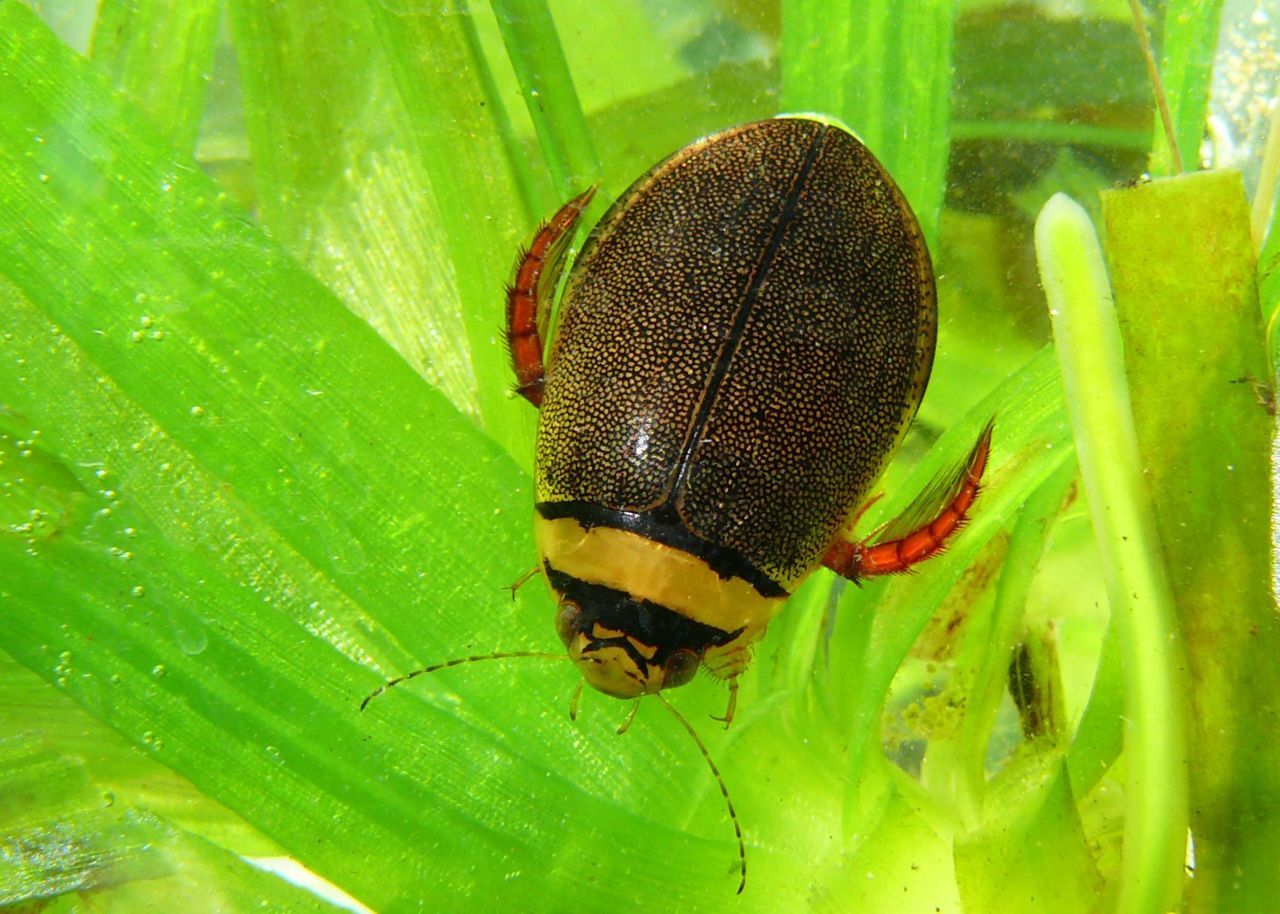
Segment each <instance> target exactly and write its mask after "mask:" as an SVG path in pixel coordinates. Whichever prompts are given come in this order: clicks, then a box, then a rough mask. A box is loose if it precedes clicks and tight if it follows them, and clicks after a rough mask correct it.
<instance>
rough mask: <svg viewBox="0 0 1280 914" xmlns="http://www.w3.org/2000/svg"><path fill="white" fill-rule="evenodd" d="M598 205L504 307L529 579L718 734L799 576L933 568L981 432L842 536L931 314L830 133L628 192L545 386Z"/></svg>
mask: <svg viewBox="0 0 1280 914" xmlns="http://www.w3.org/2000/svg"><path fill="white" fill-rule="evenodd" d="M593 193H594V188H593V189H590V190H588V191H586V192H585V193H583V194H581V195H580V196H578V197H576V198H575V199H573V200H571V201H569V203H567V204H566V205H565V206H564V207H562V208H561V209H560V210H559V212H557V213H556V214H555V216H553V217H552V218H551V220H550V221H549V222H547V223H546V224H545V225H544V226H542V227H541V228H540V229H539V230H538V232H537V233H536V235H535V237H534V239H533V241H532V243H531V245H530V247H529V249H528V250H527V251H526V252H524V253H522V254H521V255H520V257H519V258H518V260H517V264H516V274H515V281H514V282H513V283H512V285H511V287H510V288H509V290H508V297H507V339H508V344H509V347H510V353H511V360H512V364H513V368H514V371H515V375H516V378H517V388H516V390H517V392H518V393H519V394H520V395H521V396H523V397H524V398H525V399H527V400H528V401H529V402H530V403H531V404H533V405H534V406H535V407H538V408H539V409H540V420H539V427H538V437H537V448H536V458H535V459H536V495H535V498H536V502H535V518H534V532H535V539H536V541H537V546H538V551H539V561H540V564H539V567H538V569H537V570H538V571H540V572H541V573H542V575H543V576H544V578H545V579H546V581H547V583H548V584H549V585H550V587H551V590H552V592H553V593H554V595H555V597H556V601H557V615H556V622H555V624H556V631H557V632H558V634H559V636H560V640H561V641H562V642H564V645H565V647H566V648H567V650H568V656H569V658H570V659H571V660H572V661H573V662H574V663H575V665H576V666H577V668H578V670H579V671H580V672H581V674H582V677H583V679H584V680H585V681H586V682H588V683H590V684H591V685H592V686H594V687H595V688H596V689H598V690H600V691H601V692H604V693H605V694H608V695H612V696H615V697H617V698H626V699H634V698H638V697H640V696H644V695H655V696H658V697H659V699H660V700H661V696H660V695H659V693H660V692H661V691H662V690H663V689H669V688H672V687H674V686H678V685H682V684H684V683H686V682H688V681H689V680H690V679H692V678H693V676H694V674H695V673H696V672H697V671H698V670H699V669H706V670H707V671H708V672H709V673H710V674H711V675H712V676H713V677H715V678H717V679H720V680H724V681H727V682H728V685H729V699H728V706H727V708H726V711H725V715H724V717H723V718H721V719H722V720H724V721H725V724H726V726H727V725H728V722H729V721H731V720H732V718H733V714H734V709H735V705H736V700H737V678H738V676H740V675H741V674H742V672H743V671H744V670H745V669H746V668H747V666H748V664H749V662H750V660H751V652H752V648H753V646H754V645H755V644H756V643H757V642H758V641H759V640H760V639H761V638H762V637H763V635H764V633H765V629H766V627H767V626H768V624H769V621H770V620H771V619H772V618H773V617H774V615H775V614H776V613H777V612H778V611H779V609H781V607H782V605H783V603H784V602H785V601H786V599H787V597H788V596H789V595H790V594H791V593H792V592H793V591H794V590H795V588H796V587H797V585H799V584H800V582H801V581H803V580H804V579H805V578H806V577H807V576H808V575H809V574H810V573H811V572H812V571H813V570H814V569H816V568H817V567H818V566H820V565H821V566H825V567H827V568H829V569H831V570H832V571H834V572H835V573H837V574H839V575H842V576H843V577H845V578H848V579H850V580H852V581H858V580H860V579H862V578H865V577H869V576H872V575H880V574H888V573H894V572H901V571H905V570H907V569H908V568H909V567H910V566H912V565H914V564H915V563H917V562H920V561H923V560H924V559H927V558H929V557H930V556H932V555H934V554H936V553H937V552H939V551H940V550H941V549H942V548H943V545H944V543H945V541H946V540H947V538H948V537H949V536H950V535H951V534H952V533H953V532H954V531H955V530H956V529H957V528H958V527H959V526H960V525H961V524H962V523H963V521H964V519H965V516H966V513H967V512H968V511H969V509H970V506H971V505H972V503H973V500H974V499H975V498H976V497H977V493H978V486H979V482H980V480H981V477H982V473H983V469H984V467H985V465H986V461H987V455H988V451H989V447H990V440H991V429H990V426H988V428H987V429H986V430H985V431H984V432H983V434H982V436H981V437H980V439H979V441H978V443H977V445H976V446H975V447H974V449H973V450H972V452H971V453H970V455H969V457H968V459H967V460H966V461H965V462H964V463H963V464H962V465H960V466H958V467H956V468H955V469H954V470H952V471H951V472H950V473H948V474H947V475H946V476H945V478H943V479H941V480H939V481H938V484H937V485H935V486H932V487H930V489H929V490H928V491H929V492H931V493H933V495H932V496H931V497H926V498H925V499H924V502H925V503H924V504H923V505H922V504H919V503H917V504H916V505H914V506H913V508H912V509H909V511H908V516H905V517H903V518H899V519H898V520H897V521H894V522H892V523H890V524H889V525H887V526H886V527H885V528H884V529H883V530H881V531H879V533H878V535H874V536H872V537H868V538H866V539H863V540H861V541H858V540H853V539H850V538H849V537H848V535H847V531H848V528H849V526H850V525H851V523H852V522H853V520H854V519H856V517H857V514H858V509H859V507H860V506H862V505H864V503H865V502H866V501H867V498H868V494H869V490H870V488H871V486H872V485H873V484H874V482H875V481H876V479H877V477H878V476H879V475H880V473H881V471H882V470H883V469H884V467H885V465H886V463H887V462H888V460H889V458H890V456H891V455H892V454H893V452H894V451H895V449H896V448H897V447H898V445H899V443H900V442H901V441H902V438H903V436H904V434H905V433H906V431H907V427H908V425H909V424H910V422H911V421H912V419H913V418H914V416H915V414H916V410H917V408H918V406H919V404H920V399H921V397H922V396H923V394H924V390H925V385H926V383H927V381H928V379H929V372H930V368H931V366H932V363H933V354H934V343H935V336H936V331H937V300H936V292H935V287H934V277H933V269H932V266H931V263H930V259H929V253H928V250H927V249H926V247H925V243H924V239H923V236H922V235H921V232H920V228H919V225H918V223H917V222H916V218H915V216H914V214H913V213H912V211H911V208H910V206H909V205H908V204H907V201H906V199H905V198H904V197H903V195H902V192H901V191H900V190H899V189H898V187H897V185H896V184H895V183H894V181H893V179H892V178H891V177H890V176H889V174H888V172H886V171H885V169H884V168H883V167H882V166H881V165H880V163H879V162H878V161H877V160H876V159H875V157H874V156H873V155H872V154H871V152H870V151H869V150H868V149H867V148H866V147H865V146H864V145H863V144H862V143H861V142H859V141H858V140H857V139H855V138H854V137H853V136H852V135H851V134H850V133H848V132H847V131H846V130H844V129H843V128H841V127H839V126H837V125H835V124H832V123H828V122H824V121H820V120H816V119H813V118H809V117H779V118H773V119H770V120H764V121H758V122H755V123H750V124H744V125H741V126H738V127H733V128H730V129H728V130H725V131H723V132H720V133H716V134H714V135H712V136H709V137H706V138H704V139H701V140H698V141H697V142H695V143H693V144H691V145H689V146H686V147H685V148H684V149H681V150H679V151H678V152H676V153H675V154H673V155H671V156H670V157H668V158H667V159H665V160H664V161H662V162H660V163H659V164H657V165H656V166H654V167H653V168H652V169H651V170H650V171H649V172H648V173H647V174H645V175H643V176H642V177H640V178H639V179H638V180H636V181H635V183H634V184H632V185H631V187H630V188H629V189H628V190H627V191H626V192H625V193H624V194H623V195H622V196H621V197H620V198H619V199H618V200H617V202H615V203H614V204H613V206H612V207H610V209H609V210H608V212H606V213H605V215H604V216H603V218H601V219H600V221H599V223H598V224H597V225H596V226H595V228H594V229H593V230H592V231H591V233H590V235H589V236H588V238H587V240H586V242H585V243H584V244H583V246H582V250H581V252H580V254H579V255H578V257H577V258H576V260H575V262H574V264H573V267H572V269H571V271H570V273H569V276H568V279H567V281H566V282H565V287H564V292H563V295H562V300H563V301H562V306H561V308H560V320H559V327H558V330H557V332H556V334H555V338H554V339H553V340H552V341H551V345H550V349H549V352H548V354H547V358H546V361H545V365H544V361H543V354H544V351H545V350H546V346H545V343H546V336H547V331H548V325H549V323H550V321H549V316H550V313H551V310H552V304H553V299H554V298H555V290H556V288H557V286H558V285H559V282H560V279H561V274H562V273H563V271H564V267H565V264H566V260H567V254H568V251H569V246H570V241H571V239H572V237H573V234H574V229H575V228H576V226H577V224H578V222H579V220H580V218H581V217H582V214H583V212H584V210H585V209H586V207H587V205H588V204H589V202H590V200H591V198H592V195H593ZM531 655H532V656H543V655H542V654H541V653H540V652H514V653H503V654H495V655H486V656H484V657H475V658H462V659H461V660H459V661H451V662H450V664H438V665H436V666H433V667H428V668H425V669H424V670H419V671H415V672H414V673H412V674H409V675H406V676H402V677H399V678H398V679H395V680H392V681H391V682H390V683H388V684H387V686H384V687H383V689H379V690H378V691H379V692H381V691H383V690H385V688H387V687H388V686H390V685H393V684H395V683H398V682H401V681H403V680H405V679H408V678H411V677H412V676H415V675H419V674H421V673H423V672H430V671H433V670H436V669H439V668H441V667H442V666H445V665H452V664H453V663H457V662H466V661H469V660H479V659H489V657H507V656H531ZM560 656H563V655H560ZM374 694H377V693H374ZM371 697H372V696H370V698H371ZM365 702H366V704H367V702H368V699H366V700H365ZM662 703H663V704H664V705H666V707H667V708H668V709H669V710H671V712H672V713H673V714H676V717H677V719H678V720H679V721H680V722H681V723H682V724H683V725H684V727H685V729H686V730H688V731H689V733H690V735H691V736H693V738H694V740H695V741H696V742H697V743H698V746H699V748H700V749H701V750H702V752H703V755H704V757H705V758H706V760H707V762H708V764H710V765H711V769H712V773H713V774H714V775H715V777H716V779H717V781H718V783H719V785H720V788H721V791H722V793H724V795H725V800H726V803H728V806H729V813H730V816H731V818H732V819H733V821H734V827H735V830H737V831H738V845H739V855H740V858H741V869H742V882H743V884H745V880H746V856H745V846H744V844H743V841H742V836H741V830H740V829H739V827H738V823H737V819H736V815H735V814H734V812H733V807H732V803H731V802H729V800H728V792H727V790H726V788H725V786H724V782H723V780H722V779H721V778H720V776H719V773H718V771H717V770H716V768H715V765H714V763H712V761H711V758H710V756H709V755H708V754H707V752H706V749H705V747H704V746H703V744H702V742H701V740H700V739H699V738H698V737H697V734H696V733H695V732H694V730H693V728H692V727H690V726H689V724H688V723H687V722H686V721H685V720H684V718H683V717H681V716H680V715H679V714H678V713H676V712H675V709H674V708H672V707H671V706H670V705H668V704H667V703H666V702H665V700H663V701H662ZM575 704H576V701H575ZM362 707H363V706H362ZM738 891H739V892H741V891H742V885H741V884H740V885H739V888H738Z"/></svg>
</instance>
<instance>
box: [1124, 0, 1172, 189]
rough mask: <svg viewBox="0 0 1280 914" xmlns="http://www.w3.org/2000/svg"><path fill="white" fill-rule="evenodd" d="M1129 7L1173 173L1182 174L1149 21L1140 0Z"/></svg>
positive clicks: (1167, 100)
mask: <svg viewBox="0 0 1280 914" xmlns="http://www.w3.org/2000/svg"><path fill="white" fill-rule="evenodd" d="M1129 9H1130V10H1131V11H1132V13H1133V28H1134V31H1136V32H1137V33H1138V43H1139V44H1140V45H1142V57H1143V59H1144V60H1145V61H1146V62H1147V75H1148V76H1150V77H1151V89H1152V91H1153V92H1155V96H1156V107H1157V108H1158V109H1160V120H1161V121H1162V122H1163V123H1164V136H1165V140H1166V141H1167V142H1168V143H1169V156H1170V158H1171V160H1172V161H1173V173H1174V174H1176V175H1180V174H1182V173H1183V171H1185V170H1186V169H1184V168H1183V167H1182V152H1181V151H1180V150H1179V149H1178V137H1177V135H1176V134H1175V133H1174V132H1173V115H1171V114H1170V113H1169V98H1168V96H1166V95H1165V92H1164V80H1163V79H1161V78H1160V68H1159V67H1158V66H1156V56H1155V54H1153V53H1152V52H1151V39H1150V38H1148V37H1147V22H1146V19H1145V18H1144V17H1143V15H1142V6H1141V5H1140V4H1139V3H1138V0H1129Z"/></svg>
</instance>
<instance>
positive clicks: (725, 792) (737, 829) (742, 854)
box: [651, 692, 747, 895]
mask: <svg viewBox="0 0 1280 914" xmlns="http://www.w3.org/2000/svg"><path fill="white" fill-rule="evenodd" d="M651 694H652V695H653V697H654V698H656V699H658V701H660V702H661V703H662V706H663V707H664V708H666V709H667V710H668V711H670V712H671V716H672V717H674V718H675V719H676V720H678V721H679V722H680V726H682V727H684V729H685V732H686V733H688V734H689V737H690V738H691V739H692V740H693V741H694V743H696V744H697V746H698V751H699V752H701V753H702V757H703V758H704V759H706V761H707V767H708V768H710V769H711V776H712V777H713V778H715V779H716V783H717V784H718V785H720V795H721V796H723V797H724V805H725V807H726V808H727V809H728V810H729V820H730V821H731V822H733V833H734V834H735V835H737V837H738V860H739V862H740V863H741V869H742V880H741V881H740V882H739V883H738V894H739V895H741V894H742V890H743V889H745V888H746V887H747V844H746V842H745V841H743V840H742V826H741V825H740V824H739V823H738V813H737V811H736V810H735V809H734V808H733V800H731V799H729V788H728V787H727V786H725V783H724V778H722V777H721V776H720V769H719V768H717V767H716V763H715V762H713V761H712V760H711V753H710V752H708V751H707V745H706V743H704V742H703V741H702V737H700V736H698V731H697V730H694V729H693V726H692V725H691V724H690V723H689V722H688V721H687V720H685V719H684V715H683V714H681V713H680V712H679V711H677V710H676V709H675V708H673V707H672V706H671V703H670V702H668V701H667V700H666V699H665V698H663V697H662V693H661V692H653V693H651Z"/></svg>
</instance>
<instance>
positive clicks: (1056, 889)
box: [955, 755, 1103, 914]
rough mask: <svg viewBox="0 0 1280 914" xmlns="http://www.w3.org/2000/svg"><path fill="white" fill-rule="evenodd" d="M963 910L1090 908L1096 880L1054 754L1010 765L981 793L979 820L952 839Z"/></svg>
mask: <svg viewBox="0 0 1280 914" xmlns="http://www.w3.org/2000/svg"><path fill="white" fill-rule="evenodd" d="M955 865H956V880H957V882H958V883H959V885H960V894H961V897H962V898H963V900H964V906H965V910H966V911H983V912H990V914H1020V912H1023V911H1041V912H1044V914H1076V912H1081V911H1093V910H1098V909H1099V907H1100V900H1101V899H1100V896H1101V894H1102V888H1103V884H1102V879H1101V877H1100V876H1099V874H1098V871H1097V867H1096V865H1095V863H1094V860H1093V857H1092V855H1091V853H1090V849H1089V845H1088V842H1087V840H1086V838H1085V834H1084V831H1083V829H1082V827H1081V824H1080V820H1079V816H1078V814H1077V812H1076V805H1075V798H1074V797H1073V796H1072V794H1071V781H1070V779H1069V778H1068V777H1067V767H1066V765H1065V764H1063V762H1062V759H1061V758H1054V757H1053V756H1051V755H1050V756H1045V757H1042V758H1030V759H1025V760H1022V761H1020V762H1018V763H1015V764H1014V765H1011V766H1010V767H1009V768H1008V769H1006V771H1005V772H1004V773H1003V774H1002V775H1001V777H1000V778H999V779H998V781H997V783H996V785H995V786H993V788H992V790H991V791H990V793H989V794H988V795H987V808H986V816H985V820H984V822H983V823H982V826H981V827H979V828H978V829H976V830H974V831H973V832H971V833H969V834H967V835H965V836H964V837H962V838H961V839H959V840H958V841H957V842H956V862H955Z"/></svg>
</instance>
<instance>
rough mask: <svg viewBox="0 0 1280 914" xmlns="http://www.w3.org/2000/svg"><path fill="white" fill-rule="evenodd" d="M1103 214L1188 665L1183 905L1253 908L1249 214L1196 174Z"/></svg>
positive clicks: (1146, 189) (1278, 682)
mask: <svg viewBox="0 0 1280 914" xmlns="http://www.w3.org/2000/svg"><path fill="white" fill-rule="evenodd" d="M1104 206H1105V211H1106V217H1107V253H1108V258H1109V260H1110V262H1111V270H1112V277H1113V282H1114V284H1115V290H1116V308H1117V311H1118V312H1119V315H1120V319H1121V327H1122V328H1123V329H1124V333H1125V364H1126V367H1127V369H1128V374H1129V379H1130V386H1131V389H1132V391H1133V414H1134V421H1135V424H1136V426H1137V433H1138V441H1139V443H1140V444H1141V447H1142V453H1143V455H1144V465H1143V475H1144V477H1145V479H1146V480H1147V483H1148V484H1149V485H1150V487H1151V494H1152V499H1153V501H1154V504H1155V511H1156V520H1157V523H1158V525H1159V528H1160V537H1161V540H1162V542H1163V544H1164V556H1165V561H1166V563H1167V566H1168V569H1169V575H1170V578H1171V581H1172V584H1173V591H1174V594H1175V600H1176V606H1177V613H1178V620H1179V628H1180V630H1181V634H1182V642H1183V644H1184V649H1185V651H1186V654H1187V658H1188V661H1189V665H1190V670H1189V678H1188V689H1187V698H1188V700H1189V701H1190V704H1191V713H1190V714H1189V716H1188V720H1189V723H1190V726H1191V731H1190V733H1191V738H1190V740H1189V746H1190V749H1191V757H1190V765H1189V772H1190V777H1191V790H1192V794H1193V796H1195V797H1196V798H1197V802H1196V803H1195V804H1194V807H1193V817H1192V823H1191V824H1192V829H1193V832H1194V834H1195V842H1196V859H1197V861H1198V863H1199V864H1200V865H1203V866H1206V867H1207V871H1206V872H1205V873H1204V874H1201V873H1200V872H1199V871H1198V873H1197V878H1196V880H1195V882H1194V883H1193V888H1192V904H1193V906H1194V908H1195V909H1198V910H1206V911H1207V910H1241V911H1251V910H1261V909H1262V908H1263V907H1265V905H1266V904H1267V902H1266V901H1265V900H1264V899H1267V898H1271V897H1274V893H1275V892H1277V891H1280V885H1278V884H1277V880H1278V879H1280V874H1277V872H1276V869H1275V868H1274V867H1273V866H1270V865H1269V864H1268V863H1266V862H1265V861H1267V860H1269V859H1271V857H1272V855H1273V852H1274V849H1275V848H1276V847H1277V843H1278V842H1280V823H1277V821H1276V819H1275V818H1274V817H1272V816H1271V815H1270V814H1268V813H1265V812H1263V810H1264V809H1267V808H1268V807H1269V804H1270V802H1271V799H1272V798H1274V797H1276V796H1277V795H1280V765H1278V764H1277V750H1276V744H1275V740H1273V739H1271V738H1270V737H1269V736H1267V734H1270V733H1274V732H1276V727H1277V725H1278V724H1280V705H1277V703H1276V699H1275V696H1276V694H1277V693H1278V690H1280V676H1278V675H1277V673H1276V665H1275V662H1274V659H1275V657H1276V654H1277V651H1280V631H1277V628H1276V625H1275V603H1274V599H1273V596H1272V593H1271V587H1270V582H1271V570H1270V556H1271V548H1272V538H1271V537H1272V534H1271V507H1270V506H1271V494H1270V493H1271V473H1270V470H1269V468H1268V459H1267V455H1268V451H1269V442H1270V439H1271V435H1272V432H1273V425H1274V420H1273V418H1272V417H1271V415H1270V414H1269V413H1268V411H1267V408H1266V405H1265V403H1264V402H1261V401H1260V400H1259V398H1258V396H1257V392H1256V390H1255V385H1256V384H1257V382H1258V381H1259V379H1261V378H1265V377H1266V376H1267V361H1266V354H1265V348H1264V342H1263V333H1262V321H1261V318H1260V309H1259V305H1258V297H1257V285H1256V280H1255V267H1254V256H1253V245H1252V241H1251V239H1250V232H1249V210H1248V205H1247V202H1246V200H1245V197H1244V192H1243V187H1242V184H1241V181H1240V176H1239V175H1238V174H1237V173H1235V172H1207V173H1203V174H1195V175H1187V176H1184V177H1183V178H1180V179H1172V180H1166V181H1155V182H1152V183H1151V184H1148V185H1144V186H1141V187H1136V188H1132V189H1130V190H1126V191H1116V192H1113V193H1110V194H1108V195H1107V196H1106V197H1105V198H1104ZM1169 264H1177V265H1178V269H1177V270H1176V271H1171V270H1169V269H1168V265H1169ZM1174 403H1176V404H1177V406H1176V409H1171V408H1170V406H1171V405H1172V404H1174ZM1206 493H1213V496H1212V498H1205V497H1204V496H1205V494H1206ZM1198 870H1199V867H1198ZM1228 872H1231V873H1234V874H1236V875H1234V876H1228V875H1227V874H1228Z"/></svg>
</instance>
